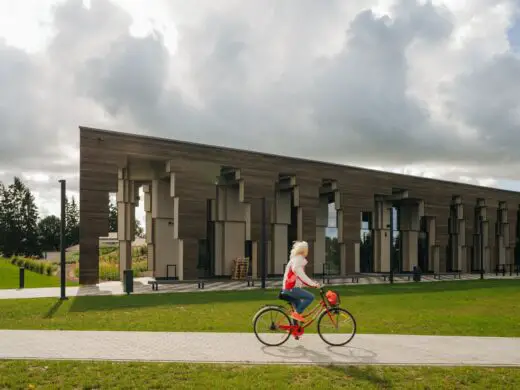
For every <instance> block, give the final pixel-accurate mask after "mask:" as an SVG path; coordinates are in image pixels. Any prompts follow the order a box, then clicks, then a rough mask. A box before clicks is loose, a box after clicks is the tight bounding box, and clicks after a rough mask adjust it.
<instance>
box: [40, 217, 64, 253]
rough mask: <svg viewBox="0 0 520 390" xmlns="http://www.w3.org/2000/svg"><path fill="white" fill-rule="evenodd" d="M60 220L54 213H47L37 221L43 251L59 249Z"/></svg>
mask: <svg viewBox="0 0 520 390" xmlns="http://www.w3.org/2000/svg"><path fill="white" fill-rule="evenodd" d="M60 226H61V221H60V218H58V217H57V216H55V215H49V216H48V217H45V218H43V219H42V220H41V221H40V222H39V223H38V232H39V234H40V236H41V238H42V241H41V245H42V249H43V250H45V251H58V250H59V249H60Z"/></svg>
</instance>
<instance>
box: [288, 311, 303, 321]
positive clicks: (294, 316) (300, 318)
mask: <svg viewBox="0 0 520 390" xmlns="http://www.w3.org/2000/svg"><path fill="white" fill-rule="evenodd" d="M291 318H292V319H293V320H296V321H300V322H305V318H303V316H302V315H301V314H299V313H296V312H295V311H293V312H292V313H291Z"/></svg>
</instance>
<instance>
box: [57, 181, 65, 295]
mask: <svg viewBox="0 0 520 390" xmlns="http://www.w3.org/2000/svg"><path fill="white" fill-rule="evenodd" d="M59 182H60V184H61V221H60V287H61V289H60V299H61V300H66V299H67V297H66V296H65V283H66V282H65V280H66V279H65V273H66V270H65V245H66V243H65V218H66V215H65V204H66V202H67V183H66V181H65V180H60V181H59Z"/></svg>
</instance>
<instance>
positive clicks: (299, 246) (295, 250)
mask: <svg viewBox="0 0 520 390" xmlns="http://www.w3.org/2000/svg"><path fill="white" fill-rule="evenodd" d="M305 249H309V244H307V241H294V242H293V246H292V249H291V257H294V256H298V255H299V254H301V253H303V251H304V250H305Z"/></svg>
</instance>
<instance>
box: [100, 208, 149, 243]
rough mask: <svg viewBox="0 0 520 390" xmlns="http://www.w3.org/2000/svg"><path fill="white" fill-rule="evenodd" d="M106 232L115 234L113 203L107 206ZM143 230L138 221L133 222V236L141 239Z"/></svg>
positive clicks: (115, 218)
mask: <svg viewBox="0 0 520 390" xmlns="http://www.w3.org/2000/svg"><path fill="white" fill-rule="evenodd" d="M108 231H109V232H117V205H116V204H115V203H114V202H112V201H111V202H110V203H109V205H108ZM143 235H144V229H143V227H142V226H141V222H140V221H139V220H137V219H136V220H135V236H136V237H143Z"/></svg>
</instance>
